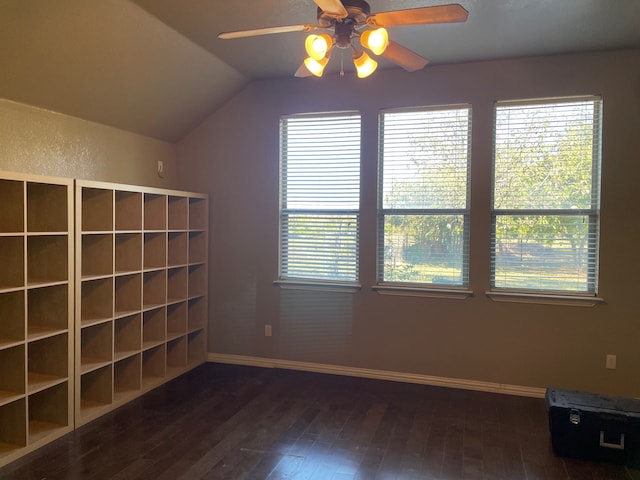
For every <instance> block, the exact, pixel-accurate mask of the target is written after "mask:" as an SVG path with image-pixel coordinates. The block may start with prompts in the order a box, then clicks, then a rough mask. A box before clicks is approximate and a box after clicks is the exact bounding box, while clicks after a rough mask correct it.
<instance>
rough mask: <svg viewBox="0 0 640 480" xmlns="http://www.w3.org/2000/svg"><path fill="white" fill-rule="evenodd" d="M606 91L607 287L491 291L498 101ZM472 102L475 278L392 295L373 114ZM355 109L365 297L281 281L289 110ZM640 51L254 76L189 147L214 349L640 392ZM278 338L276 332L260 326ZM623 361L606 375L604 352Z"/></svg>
mask: <svg viewBox="0 0 640 480" xmlns="http://www.w3.org/2000/svg"><path fill="white" fill-rule="evenodd" d="M585 94H601V95H603V98H604V127H603V173H602V240H601V251H600V253H601V256H600V260H601V265H600V291H599V293H600V295H601V296H602V297H604V299H605V300H606V303H605V304H602V305H598V306H595V307H575V306H552V305H540V304H508V303H498V302H494V301H492V300H491V299H489V298H488V297H487V296H486V295H485V291H487V290H488V288H489V280H488V278H489V235H490V209H489V208H490V182H491V157H492V123H493V102H494V101H496V100H505V99H523V98H540V97H556V96H567V95H585ZM453 103H470V104H472V106H473V147H472V148H473V151H472V220H471V222H472V224H471V252H470V253H471V265H470V283H471V285H470V286H471V289H472V290H473V291H474V295H473V297H471V298H468V299H465V300H448V299H435V298H410V297H401V296H391V295H380V294H377V293H375V292H373V291H372V290H371V288H370V286H371V285H372V284H374V283H375V275H376V273H375V258H376V254H375V233H376V225H375V222H376V212H375V205H376V202H375V198H376V164H377V158H376V157H377V150H376V149H377V144H376V135H377V115H378V112H379V109H381V108H391V107H404V106H416V105H445V104H453ZM345 109H356V110H360V111H361V112H362V121H363V172H362V175H363V177H362V198H363V208H362V225H361V227H362V228H361V250H360V258H361V269H360V270H361V281H362V284H363V288H362V290H361V291H359V292H357V293H355V294H345V293H328V292H305V291H299V290H282V289H280V288H279V287H277V286H274V285H273V281H274V280H276V278H277V274H278V120H279V117H280V116H281V115H283V114H291V113H298V112H313V111H335V110H345ZM638 131H640V51H638V50H634V51H620V52H612V53H596V54H585V55H572V56H556V57H542V58H529V59H517V60H509V61H497V62H483V63H473V64H462V65H449V66H435V67H427V68H426V69H425V70H424V71H421V72H417V73H413V74H407V73H405V72H403V71H395V70H392V71H381V72H377V73H376V74H374V75H373V76H372V77H370V78H368V79H366V80H357V79H355V78H353V76H351V75H348V76H345V77H344V78H339V77H337V76H335V77H331V76H328V77H326V78H323V79H315V78H309V79H290V80H289V79H287V80H270V81H262V82H254V83H252V84H251V85H250V86H249V87H248V88H246V89H245V90H244V91H243V92H241V93H240V94H239V95H237V96H236V97H234V98H233V99H232V100H231V101H229V102H228V103H227V104H226V105H225V106H224V107H223V108H222V109H220V110H218V111H217V112H215V113H214V114H213V115H212V116H211V117H210V118H209V119H208V120H207V121H206V122H205V123H204V124H203V125H202V126H200V127H199V128H198V129H197V130H196V131H194V132H193V133H192V134H191V135H190V136H188V137H187V138H186V139H184V140H183V141H182V142H181V144H180V158H181V167H184V170H183V172H182V173H183V174H184V177H185V181H188V182H189V189H192V190H203V191H208V192H210V194H211V217H210V221H211V231H212V234H211V245H210V261H211V268H210V272H211V275H210V298H211V302H210V330H209V332H210V335H209V349H210V351H211V352H217V353H229V354H238V355H252V356H258V357H267V358H269V357H270V358H281V359H288V360H300V361H309V362H318V363H329V364H336V365H346V366H354V367H365V368H373V369H382V370H392V371H399V372H407V373H418V374H426V375H436V376H443V377H450V378H460V379H471V380H482V381H489V382H496V383H504V384H511V385H522V386H530V387H546V386H548V385H557V386H563V387H569V388H580V389H588V390H595V391H602V392H610V393H619V394H630V395H634V396H638V397H640V382H638V372H639V371H640V348H638V339H639V338H640V315H639V313H638V307H637V301H636V299H635V295H637V293H638V292H637V289H638V285H639V284H638V280H637V269H638V267H639V266H640V254H639V253H638V252H640V249H638V246H637V242H638V240H637V239H638V238H640V222H639V221H638V220H639V217H640V202H638V199H637V192H638V187H637V186H638V185H639V184H640V162H639V161H638V151H640V136H639V135H638ZM265 324H271V325H273V331H274V335H273V337H270V338H267V337H264V335H263V332H264V325H265ZM607 353H612V354H616V355H617V356H618V368H617V370H606V369H605V368H604V365H605V354H607Z"/></svg>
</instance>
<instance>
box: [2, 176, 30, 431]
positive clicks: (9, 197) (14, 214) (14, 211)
mask: <svg viewBox="0 0 640 480" xmlns="http://www.w3.org/2000/svg"><path fill="white" fill-rule="evenodd" d="M24 189H25V184H24V182H23V181H21V180H9V179H0V205H2V208H0V233H22V232H24ZM0 441H1V439H0Z"/></svg>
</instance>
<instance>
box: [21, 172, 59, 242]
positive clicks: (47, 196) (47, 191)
mask: <svg viewBox="0 0 640 480" xmlns="http://www.w3.org/2000/svg"><path fill="white" fill-rule="evenodd" d="M67 201H68V199H67V187H66V186H65V185H52V184H48V183H33V182H28V183H27V231H28V232H65V233H66V232H67V230H68V228H69V226H68V218H67Z"/></svg>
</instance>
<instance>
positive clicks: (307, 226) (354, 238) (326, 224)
mask: <svg viewBox="0 0 640 480" xmlns="http://www.w3.org/2000/svg"><path fill="white" fill-rule="evenodd" d="M280 150H281V199H280V200H281V218H280V226H281V230H280V277H281V278H282V279H295V278H300V279H314V280H331V281H356V280H357V279H358V233H359V206H360V115H359V114H358V113H353V112H349V113H337V114H317V115H296V116H290V117H284V118H282V120H281V149H280Z"/></svg>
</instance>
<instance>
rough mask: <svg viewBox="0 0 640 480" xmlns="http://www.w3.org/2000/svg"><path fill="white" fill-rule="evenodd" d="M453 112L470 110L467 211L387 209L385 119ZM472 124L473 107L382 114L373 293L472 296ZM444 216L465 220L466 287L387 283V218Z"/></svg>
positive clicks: (396, 110) (411, 109) (433, 107)
mask: <svg viewBox="0 0 640 480" xmlns="http://www.w3.org/2000/svg"><path fill="white" fill-rule="evenodd" d="M451 110H466V111H467V125H466V176H465V178H466V182H465V206H464V208H385V207H384V202H385V200H384V181H385V177H384V170H385V162H384V153H385V150H384V147H385V120H384V118H385V115H387V114H397V113H400V114H402V113H405V112H406V113H407V114H410V113H412V112H413V113H415V112H440V111H451ZM472 120H473V108H472V105H471V104H467V103H465V104H449V105H429V106H419V107H408V108H392V109H384V110H381V111H380V112H379V114H378V181H377V205H376V207H377V211H376V219H377V231H376V285H374V286H373V287H372V289H373V290H375V291H377V292H379V293H383V294H393V295H404V296H427V297H436V298H453V299H463V298H467V297H469V296H471V295H472V293H473V292H472V291H470V290H469V270H470V262H469V258H470V227H471V162H472V139H473V136H472V123H473V122H472ZM390 215H393V216H444V215H459V216H462V218H463V225H462V229H463V233H462V237H461V238H462V258H461V263H462V272H461V277H462V279H463V281H462V283H461V284H459V285H457V284H450V283H449V282H442V283H434V282H431V283H429V282H411V281H394V280H385V279H384V263H385V260H384V256H385V218H386V217H387V216H390Z"/></svg>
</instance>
